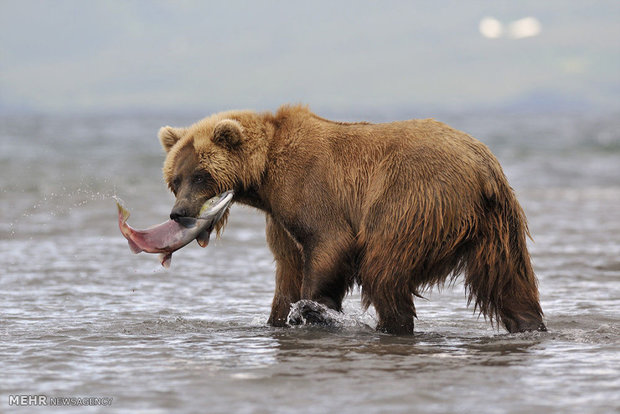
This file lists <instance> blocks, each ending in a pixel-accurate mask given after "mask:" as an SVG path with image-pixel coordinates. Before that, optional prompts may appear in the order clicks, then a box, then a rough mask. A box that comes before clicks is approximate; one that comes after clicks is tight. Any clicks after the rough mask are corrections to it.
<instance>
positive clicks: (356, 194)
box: [159, 106, 544, 333]
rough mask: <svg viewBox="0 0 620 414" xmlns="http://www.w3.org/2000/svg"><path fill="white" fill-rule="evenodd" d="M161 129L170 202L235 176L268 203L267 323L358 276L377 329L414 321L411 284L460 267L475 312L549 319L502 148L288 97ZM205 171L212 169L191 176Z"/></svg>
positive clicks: (515, 319) (529, 321)
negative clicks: (261, 108) (280, 103)
mask: <svg viewBox="0 0 620 414" xmlns="http://www.w3.org/2000/svg"><path fill="white" fill-rule="evenodd" d="M159 136H160V141H161V142H162V145H163V147H164V149H165V150H166V151H167V152H168V155H167V157H166V161H165V163H164V177H165V179H166V181H167V182H168V184H169V185H170V187H171V189H172V190H173V191H175V194H176V195H177V202H176V204H175V207H177V206H186V207H187V209H188V211H189V212H190V214H197V211H198V209H199V208H200V205H201V204H202V202H204V201H205V200H206V199H207V198H209V197H211V196H213V195H215V194H217V193H219V192H222V191H225V190H228V189H234V190H235V199H234V200H235V201H237V202H241V203H244V204H247V205H250V206H253V207H256V208H259V209H261V210H263V211H264V212H266V213H267V241H268V243H269V246H270V248H271V250H272V252H273V254H274V257H275V260H276V292H275V296H274V300H273V304H272V312H271V316H270V319H269V322H270V323H271V324H273V325H276V326H281V325H284V324H285V323H286V316H287V314H288V311H289V309H290V305H291V303H293V302H296V301H297V300H299V299H311V300H315V301H317V302H320V303H323V304H325V305H327V306H328V307H330V308H333V309H336V310H341V304H342V299H343V297H344V295H345V294H346V292H347V290H348V289H349V288H351V287H352V286H353V285H354V284H355V283H358V284H359V285H361V287H362V298H363V305H364V306H365V307H368V306H369V305H371V304H372V305H373V306H374V307H375V309H376V310H377V314H378V317H379V324H378V329H380V330H384V331H387V332H391V333H411V332H413V317H414V316H415V307H414V305H413V297H412V295H417V294H419V293H420V292H421V291H423V290H424V289H426V288H429V287H432V286H434V285H441V284H443V283H445V282H446V281H447V280H453V279H454V278H455V277H456V276H458V275H459V274H464V276H465V286H466V289H467V291H468V295H469V301H470V302H472V301H473V302H474V305H475V308H476V309H478V310H479V311H480V312H481V313H483V314H484V315H486V316H488V317H490V318H491V319H492V320H498V321H499V320H501V321H502V323H503V324H504V326H505V327H506V328H507V329H508V330H509V331H510V332H517V331H524V330H535V329H544V324H543V321H542V309H541V307H540V304H539V299H538V288H537V281H536V278H535V276H534V273H533V271H532V266H531V262H530V256H529V253H528V250H527V246H526V236H527V235H528V234H529V233H528V229H527V224H526V219H525V215H524V213H523V210H522V209H521V207H520V205H519V203H518V202H517V199H516V197H515V195H514V193H513V191H512V189H511V188H510V187H509V185H508V182H507V180H506V177H505V176H504V173H503V171H502V169H501V167H500V165H499V163H498V162H497V160H496V159H495V157H494V156H493V155H492V154H491V152H490V151H489V149H488V148H487V147H486V146H485V145H483V144H482V143H480V142H479V141H477V140H475V139H474V138H472V137H470V136H469V135H467V134H465V133H462V132H460V131H457V130H454V129H452V128H450V127H449V126H447V125H445V124H442V123H440V122H437V121H434V120H431V119H426V120H409V121H402V122H392V123H387V124H369V123H339V122H333V121H329V120H326V119H323V118H320V117H318V116H316V115H314V114H313V113H312V112H310V111H309V110H308V109H307V108H305V107H301V106H284V107H282V108H280V109H279V110H278V112H277V113H276V114H275V115H274V114H271V113H262V114H260V113H255V112H252V111H231V112H223V113H219V114H215V115H212V116H211V117H208V118H205V119H203V120H202V121H199V122H198V123H196V124H194V125H192V126H190V127H188V128H171V127H164V128H162V129H161V130H160V134H159ZM200 173H206V174H208V177H209V180H206V181H205V182H201V183H200V184H195V183H194V184H192V178H191V177H192V176H194V175H196V174H200ZM175 180H176V181H175ZM221 225H223V224H221Z"/></svg>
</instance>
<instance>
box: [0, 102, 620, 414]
mask: <svg viewBox="0 0 620 414" xmlns="http://www.w3.org/2000/svg"><path fill="white" fill-rule="evenodd" d="M439 119H441V120H445V121H448V122H449V123H450V124H452V125H453V126H455V127H457V128H459V129H463V130H466V131H468V132H470V133H472V134H473V135H475V136H476V137H478V138H479V139H481V140H482V141H484V142H485V143H487V144H488V145H489V146H490V147H491V149H492V150H493V151H494V152H495V153H496V155H497V156H498V158H499V159H500V161H501V162H502V164H503V166H504V169H505V172H506V174H507V175H508V178H509V180H510V182H511V184H512V185H513V187H514V188H515V190H516V191H517V194H518V196H519V199H520V200H521V203H522V205H523V207H524V208H525V210H526V213H527V215H528V217H529V221H530V229H531V231H532V234H533V236H534V240H535V242H534V243H531V244H530V249H531V253H532V256H533V260H534V267H535V270H536V273H537V275H538V277H539V280H540V290H541V299H542V305H543V309H544V310H545V313H546V321H547V325H548V328H549V332H547V333H528V334H515V335H511V334H507V333H506V332H505V331H504V330H502V329H500V330H498V329H496V328H494V327H493V326H491V325H490V324H489V323H488V322H486V321H485V320H484V319H483V318H477V316H476V315H474V314H473V313H472V309H471V308H467V307H466V298H465V295H464V291H463V287H462V285H460V284H457V285H456V286H454V287H450V288H445V289H444V290H442V291H441V292H439V291H436V290H435V291H433V292H428V293H427V294H426V295H425V296H426V299H417V300H416V306H417V308H418V317H419V319H418V320H417V321H416V327H415V330H416V334H415V335H414V336H412V337H398V336H389V335H383V334H379V333H376V332H375V331H374V325H375V323H376V322H375V318H374V312H373V310H372V309H370V310H369V311H368V312H366V313H362V312H361V310H360V303H359V302H360V301H359V292H357V291H356V292H353V294H352V295H351V296H350V297H349V298H348V299H347V301H346V303H345V315H343V316H341V317H340V326H339V327H336V328H329V329H328V328H318V327H295V328H287V329H275V328H271V327H269V326H267V325H266V321H267V318H268V316H269V309H270V302H271V298H272V294H273V288H274V278H273V274H274V264H273V260H272V257H271V255H270V252H269V250H268V248H267V247H266V244H265V236H264V217H263V215H262V214H260V213H258V212H257V211H254V210H251V209H249V208H244V207H239V206H235V207H234V208H233V210H232V212H231V216H230V220H229V224H228V226H227V228H226V230H225V232H224V234H223V236H222V238H221V239H219V240H217V241H215V242H214V241H212V243H211V244H210V245H209V247H208V248H207V249H204V250H203V249H201V248H200V247H198V245H197V244H195V243H193V244H191V245H189V246H188V247H186V248H184V249H183V250H181V251H179V252H177V253H175V255H174V258H173V262H172V268H171V269H170V270H164V269H162V268H161V267H160V266H159V263H158V261H157V258H156V256H153V255H147V254H141V255H133V254H131V253H130V251H129V249H128V247H127V243H126V241H125V240H124V239H123V238H122V237H121V236H120V234H119V232H118V228H117V227H116V226H117V224H116V212H115V207H114V202H113V200H112V198H111V197H112V196H113V195H115V194H116V195H119V196H121V197H122V198H123V199H124V200H125V202H126V203H127V205H128V207H129V208H130V209H131V211H132V212H133V216H132V218H131V219H130V221H131V224H132V225H135V226H136V227H146V226H149V225H152V224H155V223H158V222H161V221H163V220H165V219H166V216H167V214H168V212H169V209H170V206H171V205H172V196H171V195H169V194H168V193H167V192H166V189H165V186H164V184H163V181H162V178H161V163H162V161H163V154H162V152H161V149H160V147H159V144H158V142H157V140H156V138H155V134H156V131H157V129H158V127H159V126H161V125H163V124H174V123H177V124H186V123H189V122H191V121H192V120H193V119H181V118H178V117H177V119H174V118H172V119H171V118H166V117H157V116H140V117H80V118H51V117H36V116H29V117H4V118H1V119H0V146H1V147H0V148H1V151H0V269H1V270H0V272H1V276H0V281H1V283H0V295H1V296H2V301H0V394H1V395H0V412H7V411H14V412H31V411H32V410H33V408H32V407H31V408H26V407H14V406H9V395H15V394H37V395H46V396H69V397H87V396H97V397H112V398H113V402H112V405H111V406H109V407H92V408H88V409H84V408H81V409H76V408H74V407H64V408H63V407H57V408H50V407H42V408H39V409H38V410H37V411H41V412H64V411H67V412H89V411H92V412H117V411H118V412H120V411H128V410H129V411H137V412H146V413H169V412H195V413H204V412H221V413H230V412H247V413H261V412H264V413H272V412H275V413H278V412H282V413H289V412H308V413H322V412H341V413H356V414H357V413H360V412H403V413H405V412H407V413H410V412H421V413H449V412H477V413H614V412H618V411H619V410H620V352H619V351H620V208H618V206H620V135H619V132H618V131H620V122H619V121H618V119H620V117H618V116H617V114H616V115H615V116H611V115H610V116H603V115H600V116H594V115H593V116H581V117H573V116H561V115H550V116H519V117H516V116H506V115H505V116H484V115H473V116H467V117H465V116H446V117H443V118H441V117H439Z"/></svg>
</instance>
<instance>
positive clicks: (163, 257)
mask: <svg viewBox="0 0 620 414" xmlns="http://www.w3.org/2000/svg"><path fill="white" fill-rule="evenodd" d="M159 261H160V262H161V265H162V266H163V267H165V268H166V269H168V268H170V262H172V253H160V254H159Z"/></svg>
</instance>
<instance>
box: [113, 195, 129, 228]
mask: <svg viewBox="0 0 620 414" xmlns="http://www.w3.org/2000/svg"><path fill="white" fill-rule="evenodd" d="M114 200H115V201H116V207H117V208H118V218H119V220H120V221H121V223H124V222H126V221H127V219H128V218H129V210H127V209H126V208H125V207H124V206H123V200H121V199H120V198H118V197H116V196H114Z"/></svg>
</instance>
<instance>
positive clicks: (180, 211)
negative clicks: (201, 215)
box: [170, 206, 188, 222]
mask: <svg viewBox="0 0 620 414" xmlns="http://www.w3.org/2000/svg"><path fill="white" fill-rule="evenodd" d="M187 216H188V212H187V208H186V207H185V206H174V207H173V208H172V211H171V212H170V220H174V221H176V222H178V221H179V219H181V218H182V217H187Z"/></svg>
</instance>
